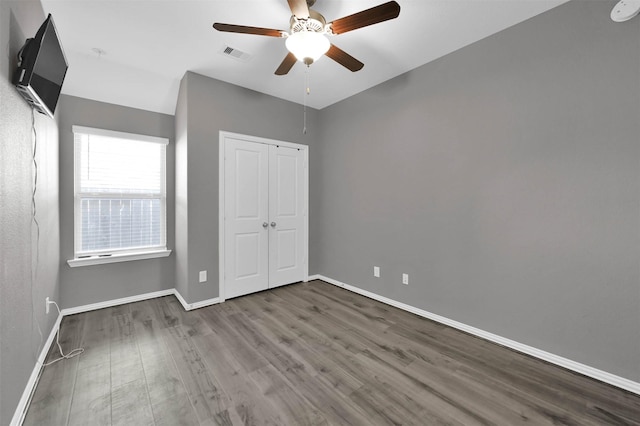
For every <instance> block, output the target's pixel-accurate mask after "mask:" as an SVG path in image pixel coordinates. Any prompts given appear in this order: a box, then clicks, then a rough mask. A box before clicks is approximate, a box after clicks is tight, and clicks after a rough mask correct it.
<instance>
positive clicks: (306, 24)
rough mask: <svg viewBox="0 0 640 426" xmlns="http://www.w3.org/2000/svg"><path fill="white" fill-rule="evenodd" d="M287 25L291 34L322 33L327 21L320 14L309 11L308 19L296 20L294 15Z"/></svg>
mask: <svg viewBox="0 0 640 426" xmlns="http://www.w3.org/2000/svg"><path fill="white" fill-rule="evenodd" d="M289 24H290V26H291V34H295V33H299V32H300V31H312V32H316V33H323V32H325V27H326V26H327V21H326V20H325V19H324V16H322V15H321V14H320V13H318V12H316V11H315V10H311V9H309V18H307V19H298V18H296V17H295V15H292V16H291V20H290V21H289Z"/></svg>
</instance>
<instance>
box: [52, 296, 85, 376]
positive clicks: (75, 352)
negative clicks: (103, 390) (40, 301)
mask: <svg viewBox="0 0 640 426" xmlns="http://www.w3.org/2000/svg"><path fill="white" fill-rule="evenodd" d="M49 303H53V304H54V305H56V309H57V310H58V315H60V314H61V312H60V306H58V304H57V303H56V302H54V301H50V302H49ZM56 344H57V345H58V351H59V352H60V357H58V358H56V359H54V360H52V361H49V362H45V363H43V364H42V366H43V367H47V366H49V365H51V364H54V363H56V362H58V361H61V360H63V359H69V358H73V357H74V356H78V355H80V354H81V353H83V352H84V348H76V349H74V350H72V351H71V352H69V353H68V354H65V353H64V352H63V351H62V346H61V345H60V327H58V332H57V333H56Z"/></svg>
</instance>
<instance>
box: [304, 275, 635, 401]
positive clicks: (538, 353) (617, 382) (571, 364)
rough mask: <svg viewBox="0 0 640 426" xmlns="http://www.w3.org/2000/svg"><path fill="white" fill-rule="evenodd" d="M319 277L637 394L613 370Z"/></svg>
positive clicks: (629, 381)
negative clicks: (556, 353)
mask: <svg viewBox="0 0 640 426" xmlns="http://www.w3.org/2000/svg"><path fill="white" fill-rule="evenodd" d="M314 279H315V280H322V281H325V282H327V283H329V284H333V285H335V286H338V287H342V288H344V289H346V290H349V291H352V292H354V293H358V294H360V295H362V296H366V297H368V298H370V299H374V300H377V301H379V302H382V303H385V304H387V305H391V306H394V307H396V308H399V309H402V310H404V311H408V312H411V313H413V314H416V315H419V316H421V317H424V318H428V319H430V320H433V321H436V322H439V323H441V324H445V325H448V326H450V327H453V328H457V329H458V330H462V331H464V332H467V333H469V334H473V335H474V336H478V337H481V338H483V339H485V340H489V341H491V342H494V343H497V344H499V345H502V346H506V347H508V348H511V349H514V350H516V351H518V352H522V353H524V354H527V355H530V356H533V357H535V358H538V359H541V360H543V361H547V362H550V363H552V364H555V365H558V366H560V367H564V368H566V369H568V370H572V371H575V372H577V373H580V374H583V375H585V376H588V377H591V378H594V379H596V380H600V381H601V382H604V383H608V384H610V385H613V386H616V387H618V388H621V389H624V390H627V391H629V392H633V393H635V394H638V395H640V383H638V382H634V381H632V380H629V379H625V378H624V377H620V376H616V375H615V374H611V373H608V372H606V371H603V370H599V369H597V368H594V367H591V366H588V365H585V364H581V363H579V362H576V361H573V360H570V359H568V358H564V357H561V356H558V355H555V354H552V353H550V352H546V351H543V350H541V349H538V348H534V347H533V346H529V345H525V344H523V343H520V342H516V341H515V340H511V339H507V338H505V337H502V336H498V335H497V334H493V333H490V332H488V331H484V330H481V329H479V328H476V327H472V326H470V325H467V324H463V323H461V322H458V321H455V320H452V319H449V318H446V317H443V316H441V315H437V314H433V313H431V312H428V311H425V310H422V309H419V308H416V307H414V306H411V305H407V304H405V303H402V302H397V301H395V300H393V299H389V298H387V297H384V296H380V295H378V294H375V293H372V292H370V291H366V290H363V289H361V288H358V287H354V286H351V285H349V284H345V283H342V282H340V281H338V280H334V279H332V278H329V277H325V276H323V275H313V276H310V277H309V281H311V280H314Z"/></svg>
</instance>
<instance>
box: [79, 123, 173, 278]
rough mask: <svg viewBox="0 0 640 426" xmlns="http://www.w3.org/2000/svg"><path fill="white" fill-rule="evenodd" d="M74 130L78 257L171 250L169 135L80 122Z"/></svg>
mask: <svg viewBox="0 0 640 426" xmlns="http://www.w3.org/2000/svg"><path fill="white" fill-rule="evenodd" d="M73 133H74V139H75V172H74V174H75V260H77V261H81V262H80V263H82V264H87V263H88V262H86V259H92V261H91V264H93V263H107V262H109V261H116V259H117V260H135V259H140V258H146V257H156V256H148V254H149V253H160V254H159V255H160V256H163V255H168V252H167V247H166V246H167V236H166V210H167V209H166V176H165V175H166V146H167V144H168V143H169V141H168V139H165V138H157V137H151V136H143V135H134V134H129V133H121V132H114V131H110V130H101V129H93V128H88V127H79V126H73ZM165 252H166V254H164V253H165ZM140 254H142V255H143V256H142V257H140V256H137V255H140ZM145 254H146V255H147V256H144V255H145ZM111 257H113V258H114V259H108V260H107V259H106V258H111ZM96 258H97V259H102V260H103V261H100V260H98V261H96ZM83 260H85V262H82V261H83ZM71 262H72V261H70V263H69V264H70V265H71V266H75V265H73V264H72V263H71Z"/></svg>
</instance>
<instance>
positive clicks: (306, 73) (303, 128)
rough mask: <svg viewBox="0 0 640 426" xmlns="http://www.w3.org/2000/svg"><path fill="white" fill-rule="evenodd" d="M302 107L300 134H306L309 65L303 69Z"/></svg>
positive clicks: (309, 91)
mask: <svg viewBox="0 0 640 426" xmlns="http://www.w3.org/2000/svg"><path fill="white" fill-rule="evenodd" d="M304 92H305V93H304V109H303V112H304V114H303V127H302V134H304V135H306V134H307V96H309V93H311V90H310V89H309V67H308V66H307V69H306V70H304Z"/></svg>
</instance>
